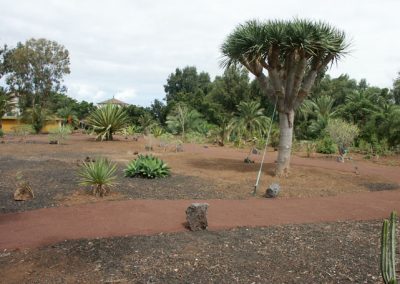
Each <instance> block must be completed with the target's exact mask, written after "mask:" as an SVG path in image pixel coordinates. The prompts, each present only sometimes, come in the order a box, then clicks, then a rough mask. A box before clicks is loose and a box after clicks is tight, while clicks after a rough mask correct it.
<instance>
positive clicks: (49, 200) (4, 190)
mask: <svg viewBox="0 0 400 284" xmlns="http://www.w3.org/2000/svg"><path fill="white" fill-rule="evenodd" d="M123 167H124V165H123V164H120V165H119V171H118V180H117V182H118V184H119V185H117V186H116V187H115V188H113V189H112V191H113V194H112V195H111V196H110V197H109V199H112V200H120V199H136V198H141V199H215V198H224V197H227V196H226V194H224V192H222V191H220V190H219V189H218V188H217V186H216V185H215V184H214V183H213V182H212V181H206V180H204V179H202V178H199V177H194V176H184V175H178V174H173V175H172V176H171V177H168V178H165V179H152V180H149V179H141V178H124V177H123V172H122V169H123ZM77 170H78V164H77V162H68V161H61V160H52V159H50V160H49V159H45V160H41V159H39V158H34V159H33V158H32V159H25V160H22V159H16V158H12V157H10V156H0V176H1V177H2V178H1V179H0V213H8V212H16V211H24V210H30V209H37V208H45V207H54V206H59V205H60V204H66V205H72V204H77V203H83V202H85V203H86V202H95V201H98V200H99V199H96V198H93V197H92V196H91V195H90V192H89V190H88V189H87V190H85V189H84V187H82V186H79V185H78V179H77V174H76V172H77ZM18 171H20V172H21V173H23V177H24V180H27V181H29V183H30V185H31V187H32V189H33V190H34V193H35V198H34V199H33V200H30V201H25V202H17V201H14V199H13V192H14V190H15V188H16V185H15V183H16V175H17V172H18ZM228 197H229V198H243V195H242V196H241V195H239V194H236V195H235V192H233V193H232V194H231V195H230V196H228Z"/></svg>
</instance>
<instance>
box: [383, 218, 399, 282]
mask: <svg viewBox="0 0 400 284" xmlns="http://www.w3.org/2000/svg"><path fill="white" fill-rule="evenodd" d="M396 225H397V214H396V211H393V212H392V213H391V214H390V220H384V221H383V225H382V235H381V273H382V277H383V281H384V282H385V284H397V283H398V282H397V278H396Z"/></svg>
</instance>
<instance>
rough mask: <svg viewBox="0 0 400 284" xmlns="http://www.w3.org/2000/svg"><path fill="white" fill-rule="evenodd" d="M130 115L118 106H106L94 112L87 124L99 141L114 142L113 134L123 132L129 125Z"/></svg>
mask: <svg viewBox="0 0 400 284" xmlns="http://www.w3.org/2000/svg"><path fill="white" fill-rule="evenodd" d="M128 122H129V121H128V115H127V113H126V112H125V110H123V109H122V108H120V107H118V106H116V105H111V104H109V105H106V106H104V107H100V108H98V109H96V110H95V111H94V112H92V113H91V114H90V116H89V118H88V119H87V123H88V124H89V125H91V126H92V127H93V131H94V132H95V133H97V137H96V139H98V140H101V141H103V140H113V134H114V133H115V132H117V131H120V130H122V129H123V128H124V127H125V126H126V125H127V124H128Z"/></svg>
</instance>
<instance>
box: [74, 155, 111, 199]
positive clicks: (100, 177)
mask: <svg viewBox="0 0 400 284" xmlns="http://www.w3.org/2000/svg"><path fill="white" fill-rule="evenodd" d="M116 170H117V165H116V164H114V163H111V162H110V161H109V160H107V159H105V158H99V159H96V161H94V162H84V163H83V164H82V166H81V167H80V169H79V171H78V176H79V184H80V185H84V186H91V187H92V189H93V194H94V195H100V196H104V195H105V194H107V193H108V192H109V189H110V187H113V186H115V185H116V182H115V180H116V178H117V176H116V175H115V172H116Z"/></svg>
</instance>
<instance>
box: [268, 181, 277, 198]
mask: <svg viewBox="0 0 400 284" xmlns="http://www.w3.org/2000/svg"><path fill="white" fill-rule="evenodd" d="M280 190H281V188H280V186H279V184H278V183H273V184H271V185H270V186H269V187H268V188H267V191H266V192H265V195H266V196H267V197H269V198H274V197H277V196H278V194H279V191H280Z"/></svg>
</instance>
